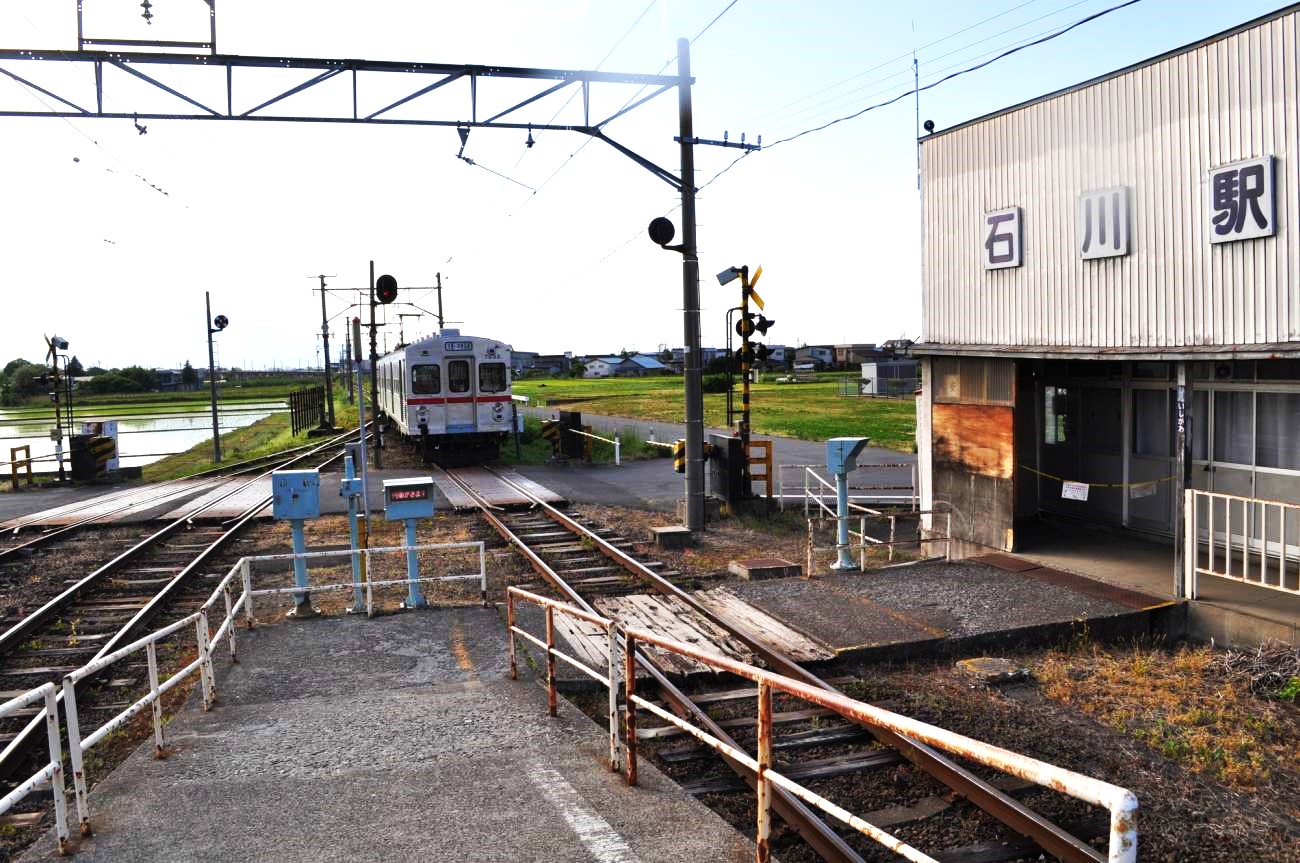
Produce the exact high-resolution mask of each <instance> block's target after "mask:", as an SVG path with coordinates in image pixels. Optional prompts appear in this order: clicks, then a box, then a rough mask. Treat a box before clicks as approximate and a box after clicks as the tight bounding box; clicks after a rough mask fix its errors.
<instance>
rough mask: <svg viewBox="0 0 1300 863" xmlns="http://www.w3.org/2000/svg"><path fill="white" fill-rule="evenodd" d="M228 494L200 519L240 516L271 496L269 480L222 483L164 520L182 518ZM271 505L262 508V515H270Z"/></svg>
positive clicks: (265, 478) (203, 513)
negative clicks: (228, 495)
mask: <svg viewBox="0 0 1300 863" xmlns="http://www.w3.org/2000/svg"><path fill="white" fill-rule="evenodd" d="M245 484H247V487H246V488H242V489H240V490H239V491H237V492H235V493H234V494H230V493H231V492H232V491H234V490H235V489H237V488H239V487H240V486H242V485H245ZM227 494H230V497H228V498H226V499H225V500H223V501H221V502H220V503H218V504H216V505H215V506H213V507H212V508H211V509H207V510H204V511H203V512H202V513H200V514H199V517H200V518H234V517H235V516H237V515H240V514H241V513H243V512H244V510H246V509H248V508H249V507H251V506H253V505H254V504H256V503H257V502H258V501H259V500H266V499H267V498H269V497H270V496H271V478H270V477H269V476H267V477H260V478H258V479H256V480H254V481H252V482H251V483H249V480H248V477H240V478H236V479H231V480H227V481H225V482H222V483H221V485H219V486H217V487H216V488H214V489H212V490H211V491H209V492H207V493H206V494H203V495H201V496H199V497H197V498H195V499H194V500H191V501H187V502H186V503H185V504H183V505H182V506H178V507H176V508H175V509H173V510H172V511H171V512H169V513H167V514H166V515H165V516H163V517H164V518H184V517H185V516H188V515H189V514H190V513H192V512H194V511H195V510H197V509H199V508H200V507H202V506H205V505H207V504H208V503H211V502H212V501H214V500H217V499H218V498H220V497H221V496H222V495H227ZM270 509H271V505H270V504H269V503H268V504H267V505H266V507H264V511H263V513H262V514H263V515H268V514H270Z"/></svg>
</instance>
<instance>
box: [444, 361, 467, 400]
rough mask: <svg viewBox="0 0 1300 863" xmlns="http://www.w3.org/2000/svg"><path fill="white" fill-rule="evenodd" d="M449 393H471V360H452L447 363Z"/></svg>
mask: <svg viewBox="0 0 1300 863" xmlns="http://www.w3.org/2000/svg"><path fill="white" fill-rule="evenodd" d="M447 391H448V392H453V393H467V392H469V360H452V361H451V362H449V363H447Z"/></svg>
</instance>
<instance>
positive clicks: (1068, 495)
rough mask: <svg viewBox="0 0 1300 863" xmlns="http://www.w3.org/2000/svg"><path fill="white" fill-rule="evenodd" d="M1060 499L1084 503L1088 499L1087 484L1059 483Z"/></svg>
mask: <svg viewBox="0 0 1300 863" xmlns="http://www.w3.org/2000/svg"><path fill="white" fill-rule="evenodd" d="M1061 498H1062V499H1063V500H1084V501H1086V500H1087V499H1088V484H1087V483H1086V482H1063V483H1061Z"/></svg>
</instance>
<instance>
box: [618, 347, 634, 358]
mask: <svg viewBox="0 0 1300 863" xmlns="http://www.w3.org/2000/svg"><path fill="white" fill-rule="evenodd" d="M630 356H632V352H631V351H629V350H628V349H627V348H623V349H622V350H621V351H619V352H618V358H619V359H621V360H625V359H627V358H628V357H630Z"/></svg>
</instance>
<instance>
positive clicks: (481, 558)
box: [478, 541, 488, 608]
mask: <svg viewBox="0 0 1300 863" xmlns="http://www.w3.org/2000/svg"><path fill="white" fill-rule="evenodd" d="M478 573H479V578H480V579H481V582H480V587H479V595H480V596H481V597H482V598H483V607H484V608H487V607H488V580H487V551H486V550H485V546H484V545H483V543H482V542H481V541H480V542H479V544H478Z"/></svg>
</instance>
